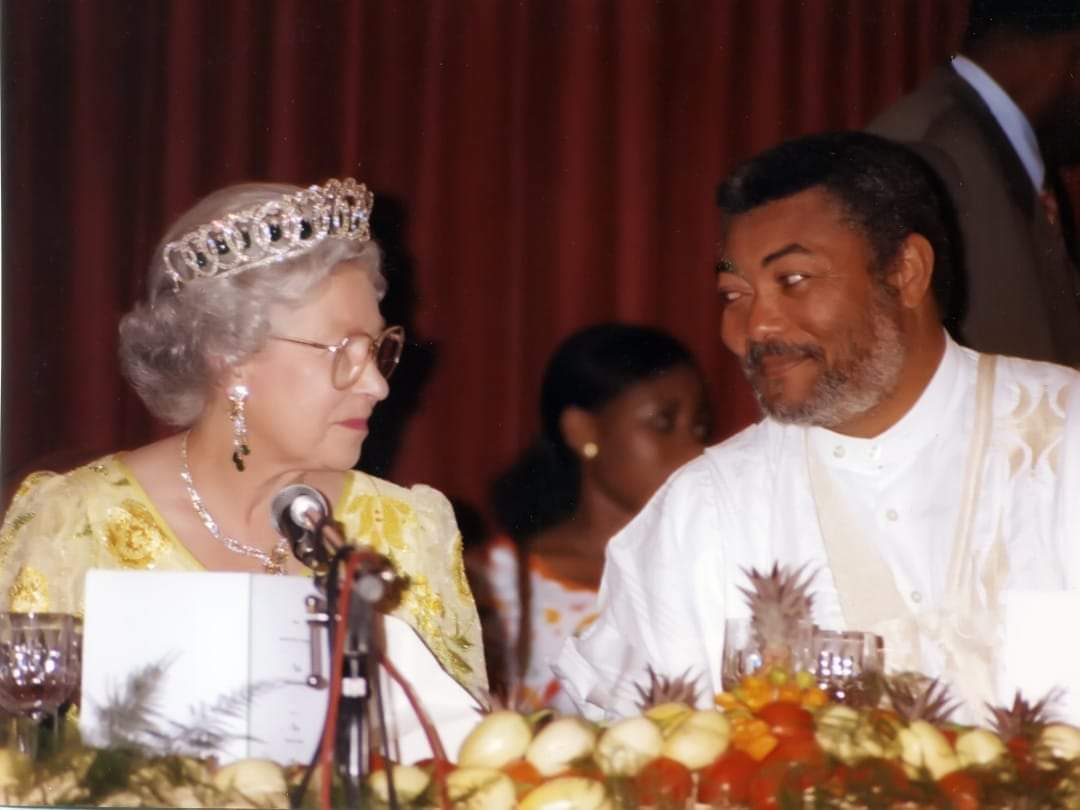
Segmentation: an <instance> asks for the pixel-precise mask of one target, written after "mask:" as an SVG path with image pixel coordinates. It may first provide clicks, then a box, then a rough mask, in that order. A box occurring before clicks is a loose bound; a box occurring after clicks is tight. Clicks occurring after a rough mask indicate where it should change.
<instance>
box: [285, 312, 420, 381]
mask: <svg viewBox="0 0 1080 810" xmlns="http://www.w3.org/2000/svg"><path fill="white" fill-rule="evenodd" d="M270 337H271V339H273V340H281V341H284V342H285V343H295V344H297V345H298V346H310V347H311V348H313V349H322V350H323V351H327V352H330V354H331V355H332V356H333V358H334V359H333V361H332V364H331V366H330V381H331V382H332V383H333V384H334V387H335V388H337V389H341V390H343V389H345V388H349V387H350V386H352V385H353V384H354V383H355V382H356V381H357V380H359V379H360V375H361V374H363V373H364V369H365V368H367V364H368V363H369V362H370V361H371V360H372V359H373V358H374V360H375V368H376V369H378V371H379V373H380V374H381V375H382V376H383V379H386V380H389V379H390V375H391V374H393V373H394V369H396V368H397V365H398V361H399V360H400V359H401V351H402V349H404V348H405V329H404V328H402V327H400V326H389V327H387V328H386V329H384V330H383V331H382V332H380V333H379V334H378V335H377V336H375V337H372V336H371V335H366V334H362V333H361V334H356V335H350V336H348V337H346V338H342V339H341V341H339V342H338V343H319V342H318V341H316V340H305V339H304V338H295V337H285V336H284V335H271V336H270Z"/></svg>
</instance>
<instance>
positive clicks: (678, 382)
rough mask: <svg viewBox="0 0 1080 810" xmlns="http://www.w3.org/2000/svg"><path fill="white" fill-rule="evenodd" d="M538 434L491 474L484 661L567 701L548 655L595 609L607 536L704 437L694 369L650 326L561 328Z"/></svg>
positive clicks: (527, 696) (533, 698) (503, 676)
mask: <svg viewBox="0 0 1080 810" xmlns="http://www.w3.org/2000/svg"><path fill="white" fill-rule="evenodd" d="M540 417H541V425H540V435H539V437H538V438H537V439H536V441H535V442H534V443H533V445H532V446H531V447H530V448H529V449H528V450H526V451H525V452H524V453H523V454H522V455H521V457H520V458H519V459H518V460H517V461H516V462H515V463H514V464H513V465H512V466H511V467H510V468H509V469H508V470H507V471H506V472H505V473H503V474H502V475H501V476H500V477H499V478H498V479H497V481H496V482H495V484H494V487H493V500H494V509H495V514H496V517H497V519H498V520H499V522H500V524H501V526H502V527H503V529H504V530H505V532H506V533H507V535H504V536H501V537H499V538H498V539H496V540H495V541H493V542H492V544H491V545H490V546H489V548H488V551H487V558H486V576H487V585H488V591H489V592H490V597H491V599H492V600H493V603H494V608H495V611H496V613H497V615H498V616H499V620H500V621H499V625H500V627H499V630H500V631H501V632H500V633H499V634H498V635H500V636H501V638H500V639H499V640H498V642H497V644H496V646H497V647H498V649H494V650H492V649H490V648H489V652H488V654H489V655H492V656H495V657H496V658H497V659H498V660H499V661H500V663H499V664H497V665H496V666H495V667H493V668H492V670H491V671H493V673H494V674H495V675H496V676H497V677H498V679H499V680H500V681H502V685H503V686H506V687H516V688H517V689H518V692H519V694H520V697H521V698H522V699H523V700H524V701H525V702H526V703H532V704H543V705H552V706H553V707H555V708H557V709H559V710H563V711H566V710H570V709H572V706H570V705H569V702H568V700H567V699H566V698H565V696H563V695H561V694H560V693H559V691H558V681H557V680H556V679H555V677H554V675H553V674H552V672H551V669H550V666H549V664H550V661H551V660H552V659H553V658H554V657H555V655H556V654H557V653H558V651H559V648H560V647H561V645H562V642H563V641H564V640H565V639H566V637H567V636H569V635H571V634H574V633H577V632H580V631H581V630H582V629H584V628H585V627H586V626H588V624H589V623H590V622H591V621H592V620H593V619H594V618H595V613H594V610H595V605H596V593H597V589H598V588H599V584H600V575H601V573H602V571H603V567H604V549H605V547H606V545H607V542H608V540H609V539H610V538H611V537H612V535H614V534H615V533H616V532H618V531H619V530H620V529H621V528H622V527H623V526H625V525H626V523H627V522H629V520H630V519H631V518H632V517H633V516H634V515H635V514H636V513H637V512H638V511H639V510H640V509H641V508H642V507H643V506H644V505H645V503H646V501H648V499H649V498H650V497H651V496H652V494H653V493H654V492H655V491H656V490H657V489H658V488H659V487H660V485H661V484H662V483H663V482H664V481H665V480H666V479H667V477H668V476H669V475H670V474H671V473H672V472H674V471H675V470H676V469H677V468H678V467H680V466H682V465H683V464H685V463H686V462H687V461H690V460H691V459H692V458H694V457H695V456H696V455H698V454H699V453H700V452H701V451H702V449H703V447H704V446H705V443H706V441H707V439H708V437H709V428H710V425H709V407H708V403H707V400H706V396H705V385H704V381H703V379H702V376H701V372H700V370H699V369H698V367H697V364H696V363H695V361H694V358H693V356H692V355H691V354H690V352H689V350H687V348H686V347H685V346H683V345H682V344H681V343H679V342H678V341H677V340H676V339H675V338H673V337H671V336H670V335H667V334H665V333H663V332H660V331H657V330H655V329H650V328H646V327H640V326H630V325H626V324H618V323H611V324H600V325H597V326H592V327H588V328H586V329H584V330H582V331H580V332H577V333H575V334H574V335H571V336H570V337H569V338H567V339H566V340H565V341H564V342H563V343H562V344H561V345H560V346H559V347H558V349H557V350H556V351H555V353H554V355H553V356H552V358H551V360H550V362H549V363H548V367H547V370H546V371H545V373H544V379H543V384H542V388H541V396H540Z"/></svg>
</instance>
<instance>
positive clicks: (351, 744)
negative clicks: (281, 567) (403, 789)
mask: <svg viewBox="0 0 1080 810" xmlns="http://www.w3.org/2000/svg"><path fill="white" fill-rule="evenodd" d="M313 534H314V536H315V539H316V540H317V541H318V542H317V546H318V550H319V552H321V553H316V554H314V555H312V558H311V559H310V560H308V559H305V560H304V562H305V563H306V564H308V565H309V566H310V567H311V568H312V569H313V571H314V572H315V583H316V586H317V587H318V588H319V590H321V591H322V592H323V593H324V594H325V600H323V599H320V598H319V597H317V596H311V597H308V600H307V606H308V611H309V614H311V615H310V616H309V619H308V624H309V625H310V626H311V628H312V674H311V675H310V676H309V677H308V683H309V684H310V685H311V686H315V687H319V686H325V685H327V681H326V679H325V678H323V676H322V672H321V669H322V668H321V665H320V663H319V658H320V657H321V656H319V654H318V646H317V642H316V639H315V632H316V631H315V628H316V626H318V625H323V626H325V627H326V629H327V631H328V632H327V636H328V641H329V648H330V656H331V658H330V660H331V677H333V672H334V670H335V667H334V666H333V663H334V660H335V658H334V657H335V655H336V654H337V653H338V651H337V650H336V649H335V640H336V639H337V638H338V637H339V634H340V633H341V632H342V631H343V632H344V646H343V649H342V650H341V653H340V654H341V656H342V663H341V670H340V680H339V682H338V683H337V684H336V685H335V684H332V683H331V684H329V686H330V688H331V695H334V694H335V693H336V694H337V695H340V698H339V700H338V703H337V707H336V715H334V714H333V713H334V711H335V706H334V705H333V703H331V705H330V706H329V707H328V710H327V712H328V713H327V718H326V724H327V725H330V724H333V726H334V739H333V740H332V744H333V763H334V770H335V771H336V772H337V774H338V776H339V777H340V779H341V781H342V784H343V785H344V789H345V798H346V804H347V806H349V807H359V806H362V805H361V804H360V800H361V797H362V795H363V787H364V781H365V778H366V777H367V775H368V772H369V770H370V763H371V753H372V751H373V750H374V744H375V743H376V742H381V749H382V750H381V754H382V757H383V760H384V762H385V763H386V768H387V773H386V776H387V794H388V795H387V803H386V806H387V807H388V808H391V810H396V808H397V807H398V806H399V805H398V801H397V792H396V790H395V789H394V780H393V769H392V767H391V765H390V752H389V735H388V734H387V733H386V714H385V707H384V703H383V695H382V689H381V680H380V678H379V654H378V647H377V634H376V630H377V622H376V616H377V611H376V609H375V608H376V605H378V604H379V603H380V602H381V601H382V600H383V598H384V597H385V596H386V594H387V592H388V591H389V590H390V588H391V587H393V585H394V584H395V583H396V580H397V576H396V574H395V573H394V571H393V568H392V567H391V566H390V564H389V561H388V560H387V559H386V558H385V557H383V556H382V555H379V554H375V553H373V552H371V551H370V550H366V549H363V548H359V547H356V546H353V545H351V544H349V543H347V542H346V541H345V538H344V537H343V535H342V534H341V532H340V530H339V529H338V527H337V526H336V525H335V524H334V523H333V522H332V520H331V519H330V518H328V517H322V518H321V519H319V520H318V521H317V522H316V523H315V525H314V527H313ZM309 548H310V546H309ZM327 549H329V550H333V557H332V558H331V559H330V560H329V561H327V559H326V557H327V555H326V553H325V552H326V550H327ZM313 563H314V564H313ZM350 570H352V571H354V575H353V576H352V578H351V579H352V581H351V582H345V581H343V580H344V579H345V578H347V577H348V574H347V572H349V571H350ZM345 589H347V590H348V593H347V595H346V594H344V593H343V591H344V590H345ZM343 597H344V598H343ZM346 604H347V610H346V611H345V614H344V615H342V614H343V611H342V608H343V607H344V606H345V605H346ZM342 622H343V623H344V625H345V626H344V628H341V627H339V623H342ZM325 736H326V735H325V727H324V734H323V735H322V738H321V742H320V745H319V748H318V750H317V751H316V754H315V759H314V761H313V762H312V765H311V767H310V768H309V769H308V773H307V774H305V777H304V780H303V781H302V783H301V784H300V786H299V787H298V790H297V791H296V793H295V794H294V797H293V798H294V802H293V804H294V806H296V804H297V803H298V802H299V800H300V797H301V796H302V795H303V793H304V791H305V790H306V788H307V783H308V781H309V778H310V775H311V772H312V770H313V769H314V766H315V765H316V763H317V762H318V761H319V760H320V759H321V757H322V754H323V747H324V746H325V745H327V744H328V741H327V740H326V739H325Z"/></svg>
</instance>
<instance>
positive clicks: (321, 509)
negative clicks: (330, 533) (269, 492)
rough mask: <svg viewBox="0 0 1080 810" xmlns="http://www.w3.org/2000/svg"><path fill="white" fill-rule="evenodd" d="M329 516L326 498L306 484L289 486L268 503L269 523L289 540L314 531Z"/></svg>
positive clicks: (328, 505)
mask: <svg viewBox="0 0 1080 810" xmlns="http://www.w3.org/2000/svg"><path fill="white" fill-rule="evenodd" d="M329 514H330V504H329V503H328V502H327V500H326V496H324V495H323V494H322V493H321V492H319V490H317V489H315V488H314V487H309V486H307V485H306V484H290V485H289V486H287V487H285V488H284V489H283V490H281V492H279V493H278V494H277V495H275V496H274V500H273V501H271V502H270V523H271V524H272V525H273V527H274V530H275V531H276V532H277V533H278V534H280V535H281V536H282V537H286V538H288V539H290V540H297V539H299V537H300V536H301V535H303V534H304V533H305V532H311V531H314V530H315V527H316V526H317V525H318V524H319V523H321V522H322V521H323V520H324V519H325V518H326V517H327V516H328V515H329Z"/></svg>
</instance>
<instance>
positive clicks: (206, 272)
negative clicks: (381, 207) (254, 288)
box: [162, 178, 375, 290]
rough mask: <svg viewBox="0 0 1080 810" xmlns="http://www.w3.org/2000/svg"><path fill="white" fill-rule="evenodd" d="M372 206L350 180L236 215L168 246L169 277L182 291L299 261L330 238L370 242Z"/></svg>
mask: <svg viewBox="0 0 1080 810" xmlns="http://www.w3.org/2000/svg"><path fill="white" fill-rule="evenodd" d="M374 200H375V195H373V194H372V193H371V192H370V191H368V189H367V186H365V185H364V184H363V183H357V182H356V181H355V180H353V179H352V178H348V179H345V180H327V181H326V183H325V184H324V185H321V186H310V187H308V188H306V189H304V190H303V191H298V192H296V193H294V194H287V195H284V196H283V197H281V198H280V199H277V200H271V201H270V202H265V203H260V204H259V205H255V206H252V207H250V208H244V209H241V210H239V211H233V212H231V213H229V214H227V215H226V216H224V217H223V218H221V219H215V220H214V221H213V222H209V223H207V224H206V225H202V226H200V227H198V228H196V229H195V230H193V231H190V232H189V233H186V234H184V235H183V236H181V237H180V238H179V239H175V240H173V241H172V242H169V243H168V244H167V245H165V247H164V249H163V250H162V254H163V258H164V259H165V272H166V274H168V276H169V278H170V279H172V282H173V287H174V288H175V289H177V290H179V289H180V287H181V285H183V284H184V283H186V282H189V281H193V280H195V279H197V278H211V277H215V276H216V277H224V276H231V275H235V274H236V273H241V272H243V271H244V270H250V269H251V268H253V267H262V266H264V265H267V264H273V263H274V262H280V261H282V260H284V259H289V258H292V257H294V256H299V255H300V254H302V253H306V252H307V251H309V250H311V248H313V247H314V246H315V245H317V244H318V243H319V242H321V241H322V240H323V239H326V238H327V237H331V236H332V237H335V238H337V239H350V240H353V241H356V242H367V241H369V240H370V239H371V228H370V225H369V220H370V217H371V206H372V204H373V203H374Z"/></svg>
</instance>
